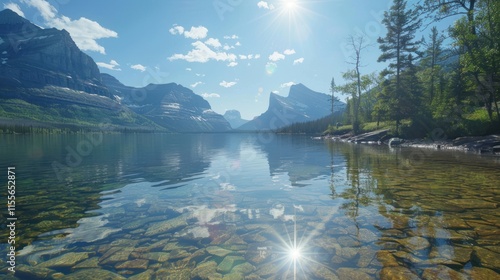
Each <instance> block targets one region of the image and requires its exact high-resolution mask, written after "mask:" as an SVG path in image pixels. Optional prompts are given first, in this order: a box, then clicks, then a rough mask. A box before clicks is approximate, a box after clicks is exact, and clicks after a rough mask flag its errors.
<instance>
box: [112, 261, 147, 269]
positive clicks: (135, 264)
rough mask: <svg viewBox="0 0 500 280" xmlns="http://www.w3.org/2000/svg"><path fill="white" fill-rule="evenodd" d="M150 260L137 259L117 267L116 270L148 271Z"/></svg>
mask: <svg viewBox="0 0 500 280" xmlns="http://www.w3.org/2000/svg"><path fill="white" fill-rule="evenodd" d="M148 264H149V260H144V259H135V260H131V261H126V262H124V263H121V264H117V265H115V268H116V269H144V270H145V269H148Z"/></svg>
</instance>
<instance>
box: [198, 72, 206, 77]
mask: <svg viewBox="0 0 500 280" xmlns="http://www.w3.org/2000/svg"><path fill="white" fill-rule="evenodd" d="M196 76H197V77H205V74H198V73H196Z"/></svg>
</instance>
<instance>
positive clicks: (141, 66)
mask: <svg viewBox="0 0 500 280" xmlns="http://www.w3.org/2000/svg"><path fill="white" fill-rule="evenodd" d="M130 68H132V69H134V70H138V71H141V72H144V71H146V66H144V65H141V64H134V65H132V66H130Z"/></svg>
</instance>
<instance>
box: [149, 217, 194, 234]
mask: <svg viewBox="0 0 500 280" xmlns="http://www.w3.org/2000/svg"><path fill="white" fill-rule="evenodd" d="M188 218H189V215H188V214H183V215H180V216H178V217H176V218H173V219H170V220H167V221H162V222H157V223H154V224H152V225H151V226H150V227H149V228H148V229H147V231H146V233H145V235H146V236H152V235H157V234H160V233H165V232H169V231H173V230H176V229H179V228H181V227H185V226H187V225H188V223H187V219H188Z"/></svg>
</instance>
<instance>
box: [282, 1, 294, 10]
mask: <svg viewBox="0 0 500 280" xmlns="http://www.w3.org/2000/svg"><path fill="white" fill-rule="evenodd" d="M283 7H284V8H285V9H286V10H288V11H293V10H295V9H297V7H298V3H297V0H283Z"/></svg>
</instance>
